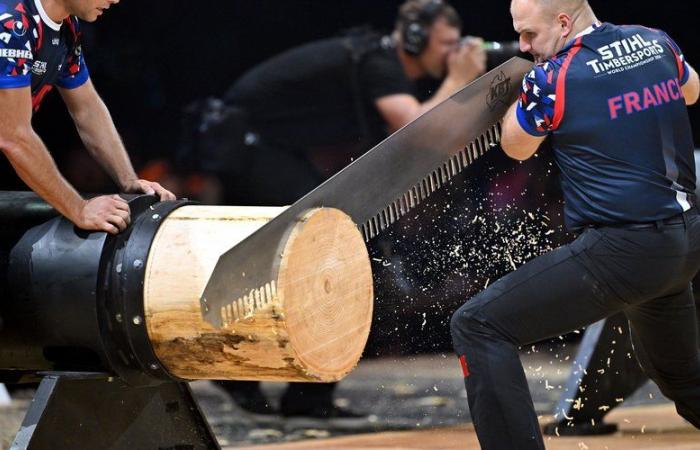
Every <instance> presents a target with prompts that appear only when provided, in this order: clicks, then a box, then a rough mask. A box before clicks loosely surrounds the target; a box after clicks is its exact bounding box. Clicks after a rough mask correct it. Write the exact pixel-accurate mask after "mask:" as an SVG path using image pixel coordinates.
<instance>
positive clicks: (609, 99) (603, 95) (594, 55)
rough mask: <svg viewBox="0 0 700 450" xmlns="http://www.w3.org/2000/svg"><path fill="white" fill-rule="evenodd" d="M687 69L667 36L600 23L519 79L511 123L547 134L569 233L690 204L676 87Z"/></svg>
mask: <svg viewBox="0 0 700 450" xmlns="http://www.w3.org/2000/svg"><path fill="white" fill-rule="evenodd" d="M689 73H690V69H689V67H688V65H687V63H686V62H685V60H684V58H683V54H682V52H681V51H680V49H679V47H678V46H677V45H676V43H675V42H674V41H673V40H672V39H671V38H670V37H669V36H667V35H666V34H665V33H664V32H662V31H659V30H653V29H649V28H645V27H642V26H617V25H613V24H609V23H605V24H597V25H594V26H592V27H591V28H589V29H588V30H586V31H584V32H583V33H581V34H580V35H579V36H577V37H576V38H575V39H573V40H572V41H571V42H569V43H568V44H567V45H566V46H565V47H564V48H563V49H562V50H561V51H560V52H559V53H558V54H557V55H555V56H554V57H553V58H551V59H550V60H548V61H546V62H544V63H542V64H538V65H536V66H534V67H533V68H532V70H531V71H530V72H529V73H528V74H526V75H525V78H524V80H523V84H522V88H521V92H520V99H519V101H518V106H517V118H518V122H519V123H520V125H521V126H522V128H523V129H524V130H525V131H526V132H528V133H529V134H531V135H533V136H546V135H549V136H550V137H551V142H552V147H553V149H554V155H555V159H556V161H557V164H558V165H559V167H560V168H561V172H562V175H561V177H562V190H563V193H564V199H565V214H566V220H567V224H568V226H569V227H570V228H572V229H579V228H582V227H584V226H587V225H605V224H621V223H642V222H653V221H657V220H662V219H665V218H668V217H671V216H674V215H676V214H678V213H680V212H682V211H687V210H688V209H690V208H691V206H692V205H693V204H694V202H695V199H694V195H693V192H694V190H695V164H694V158H693V151H694V145H693V139H692V132H691V128H690V121H689V118H688V111H687V108H686V105H685V99H684V98H683V92H682V90H681V86H682V85H683V84H685V83H686V82H687V80H688V77H689Z"/></svg>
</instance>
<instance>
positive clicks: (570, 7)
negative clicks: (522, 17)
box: [512, 0, 590, 16]
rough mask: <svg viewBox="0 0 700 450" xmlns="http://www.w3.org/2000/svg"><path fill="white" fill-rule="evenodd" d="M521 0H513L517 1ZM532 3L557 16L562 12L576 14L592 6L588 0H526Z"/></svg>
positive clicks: (545, 12) (544, 11) (546, 12)
mask: <svg viewBox="0 0 700 450" xmlns="http://www.w3.org/2000/svg"><path fill="white" fill-rule="evenodd" d="M518 1H520V0H513V1H512V3H516V2H518ZM526 2H528V3H531V4H537V5H538V6H540V7H541V11H542V13H544V14H548V15H550V16H556V15H558V14H560V13H564V14H568V15H574V14H576V13H578V12H580V11H582V10H584V9H585V8H590V6H589V5H588V0H526Z"/></svg>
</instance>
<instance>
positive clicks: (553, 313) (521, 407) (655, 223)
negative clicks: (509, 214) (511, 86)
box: [451, 0, 700, 450]
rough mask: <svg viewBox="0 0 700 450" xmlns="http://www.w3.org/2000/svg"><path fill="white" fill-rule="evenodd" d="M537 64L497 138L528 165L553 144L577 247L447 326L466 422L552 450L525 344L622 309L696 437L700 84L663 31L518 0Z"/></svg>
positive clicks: (525, 42)
mask: <svg viewBox="0 0 700 450" xmlns="http://www.w3.org/2000/svg"><path fill="white" fill-rule="evenodd" d="M511 14H512V16H513V24H514V27H515V30H516V32H518V34H519V35H520V46H521V50H523V51H525V52H530V53H531V54H532V55H533V56H534V57H535V60H536V64H535V65H534V66H533V68H532V69H531V70H530V71H529V72H528V73H527V74H525V76H524V79H523V83H522V88H521V92H520V96H519V98H518V101H517V102H516V104H514V105H513V106H512V107H511V108H510V110H509V111H508V113H507V114H506V116H505V118H504V121H503V133H502V141H501V145H502V147H503V150H504V151H505V152H506V154H508V155H509V156H511V157H512V158H515V159H519V160H523V159H527V158H529V157H531V156H532V155H533V154H534V153H535V152H536V151H537V149H538V147H539V145H540V144H541V143H542V141H543V140H544V139H546V138H548V139H549V140H550V142H551V147H552V151H553V152H554V157H555V159H556V161H557V164H558V165H559V167H560V169H561V186H562V191H563V193H564V199H565V215H566V222H567V225H568V226H569V228H570V229H572V230H573V231H576V232H578V233H580V234H579V236H578V238H577V239H576V240H575V241H574V242H572V243H570V244H568V245H564V246H562V247H560V248H558V249H556V250H554V251H552V252H550V253H547V254H545V255H543V256H540V257H539V258H537V259H535V260H533V261H530V262H529V263H527V264H526V265H524V266H523V267H521V268H519V269H517V270H516V271H515V272H512V273H510V274H508V275H507V276H505V277H503V278H502V279H500V280H498V281H497V282H496V283H494V284H492V285H491V286H489V288H488V289H486V290H485V291H483V292H481V293H480V294H478V295H477V296H476V297H474V298H472V299H471V300H469V301H468V302H466V303H465V304H464V306H462V307H461V308H460V309H459V310H458V311H457V312H456V313H455V314H454V316H453V318H452V323H451V325H452V337H453V342H454V346H455V350H456V352H457V355H458V357H459V360H460V361H459V363H460V365H461V366H462V370H463V374H464V379H465V385H466V388H467V394H468V401H469V406H470V411H471V415H472V417H473V419H474V425H475V428H476V432H477V435H478V437H479V441H480V443H481V446H482V448H484V449H485V450H502V449H518V450H530V449H538V450H541V449H544V443H543V441H542V437H541V434H540V430H539V425H538V421H537V415H536V414H535V410H534V408H533V404H532V399H531V397H530V393H529V391H528V388H527V382H526V379H525V374H524V372H523V369H522V366H521V365H520V362H519V359H518V353H517V348H518V346H524V345H527V344H530V343H533V342H536V341H539V340H542V339H545V338H549V337H553V336H557V335H560V334H562V333H565V332H567V331H571V330H575V329H578V328H581V327H582V326H585V325H588V324H590V323H593V322H595V321H598V320H600V319H603V318H605V317H608V316H610V315H613V314H616V313H619V312H623V313H624V314H625V315H626V316H627V317H628V319H629V321H630V324H631V329H632V339H633V342H634V347H635V352H636V355H637V358H638V360H639V362H640V363H641V365H642V366H643V368H644V370H645V371H646V372H647V374H648V375H649V376H650V378H651V379H653V380H654V381H655V382H656V383H657V384H658V385H659V387H660V388H661V391H662V392H663V393H664V395H666V396H667V397H668V398H670V399H672V400H673V401H674V402H675V404H676V409H677V411H678V413H679V414H680V415H682V416H683V417H684V418H685V419H687V420H688V421H689V422H691V423H692V424H693V425H695V426H696V427H698V428H700V352H699V350H698V318H697V317H698V316H697V315H696V306H695V302H694V299H693V294H692V291H691V289H690V280H691V279H692V278H693V277H694V275H695V274H696V273H697V271H698V269H699V268H700V217H699V216H698V213H697V209H696V199H695V196H694V194H693V192H694V190H695V182H696V177H695V166H694V161H693V149H694V145H693V139H692V135H691V130H690V124H689V119H688V113H687V106H686V105H690V104H693V103H695V102H696V101H697V99H698V93H699V91H700V81H699V80H698V74H697V73H696V72H695V70H694V69H693V68H692V67H691V66H690V65H689V64H688V63H687V62H686V61H685V59H684V57H683V54H682V52H681V50H680V48H679V47H678V45H677V44H676V43H675V42H674V41H673V40H672V39H671V38H670V37H669V36H668V35H666V34H665V33H664V32H662V31H660V30H653V29H649V28H645V27H642V26H619V25H614V24H610V23H601V22H600V21H599V20H598V19H597V17H596V16H595V14H594V13H593V10H592V9H591V7H590V6H589V4H588V2H587V1H586V0H559V1H553V0H512V3H511Z"/></svg>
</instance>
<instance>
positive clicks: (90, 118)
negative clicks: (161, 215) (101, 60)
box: [59, 80, 175, 200]
mask: <svg viewBox="0 0 700 450" xmlns="http://www.w3.org/2000/svg"><path fill="white" fill-rule="evenodd" d="M59 92H60V93H61V96H62V97H63V101H64V102H65V103H66V106H67V107H68V111H69V112H70V114H71V117H72V118H73V122H75V126H76V128H77V129H78V134H80V138H81V139H82V141H83V143H84V144H85V147H86V148H87V149H88V151H89V152H90V154H91V155H92V156H93V158H95V160H96V161H97V162H98V163H99V164H100V165H101V166H102V167H103V168H104V169H105V170H106V171H107V173H108V174H109V175H110V176H111V177H112V179H113V180H114V181H115V182H116V183H117V184H118V185H119V187H120V188H121V189H122V190H123V191H124V192H132V193H137V192H143V193H146V194H157V195H158V196H159V197H160V199H161V200H175V196H174V195H173V194H172V193H171V192H169V191H168V190H166V189H164V188H163V187H162V186H161V185H160V184H158V183H156V182H151V181H146V180H140V179H138V177H137V176H136V172H135V171H134V168H133V166H132V165H131V160H130V159H129V155H128V154H127V152H126V149H125V148H124V143H123V142H122V139H121V137H120V136H119V133H118V132H117V129H116V127H115V126H114V122H113V120H112V116H111V115H110V113H109V110H108V109H107V106H106V105H105V104H104V102H103V101H102V99H101V98H100V96H99V95H98V93H97V91H96V90H95V87H94V86H93V84H92V81H90V80H88V81H87V82H86V83H85V84H83V85H82V86H80V87H78V88H75V89H59Z"/></svg>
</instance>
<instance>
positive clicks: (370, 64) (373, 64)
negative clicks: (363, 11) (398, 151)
mask: <svg viewBox="0 0 700 450" xmlns="http://www.w3.org/2000/svg"><path fill="white" fill-rule="evenodd" d="M461 24H462V23H461V19H460V17H459V15H458V14H457V12H456V11H455V9H454V8H453V7H452V6H450V5H449V4H447V3H445V2H443V1H441V0H409V1H407V2H405V3H404V4H403V5H402V6H401V7H400V9H399V14H398V18H397V20H396V26H395V30H394V31H393V33H392V34H390V35H382V34H380V33H377V32H375V31H373V30H370V29H368V28H357V29H354V30H351V31H350V32H348V33H346V34H345V35H342V36H338V37H333V38H328V39H322V40H318V41H314V42H311V43H308V44H305V45H302V46H300V47H296V48H293V49H290V50H288V51H286V52H284V53H282V54H280V55H277V56H274V57H272V58H271V59H269V60H267V61H265V62H263V63H261V64H259V65H258V66H256V67H254V68H252V69H251V70H249V71H248V72H247V73H245V74H244V75H243V76H242V77H241V78H240V79H238V80H237V81H236V82H235V83H233V85H232V86H231V87H230V89H229V90H228V91H227V92H226V93H225V95H224V96H223V99H222V100H223V101H217V102H213V103H210V104H208V105H205V106H204V107H203V108H202V109H200V110H198V111H194V113H195V114H198V115H199V117H204V122H205V123H204V126H203V129H205V130H206V131H205V132H204V133H203V136H199V138H198V142H197V150H196V151H195V152H194V159H195V161H193V163H194V164H197V165H203V166H204V168H205V170H210V171H214V172H217V173H219V175H220V176H221V178H222V180H224V182H225V184H226V185H225V190H226V196H225V197H226V202H227V203H231V204H266V205H280V204H290V203H292V202H294V201H296V200H298V199H299V198H300V197H302V196H303V195H304V194H306V193H308V192H309V191H310V190H312V189H313V188H314V187H316V186H317V185H318V184H320V183H321V182H322V181H323V180H325V179H326V178H328V177H330V176H331V175H333V174H334V173H336V172H337V171H339V170H340V169H342V168H343V167H345V166H346V165H348V164H349V163H350V162H351V161H352V160H353V159H354V158H357V157H358V156H360V155H361V154H363V153H364V152H365V151H367V150H368V149H369V148H371V147H372V146H374V145H375V144H377V143H378V142H379V141H381V140H382V139H383V138H384V137H386V136H387V135H388V134H389V133H391V132H393V131H396V130H398V129H399V128H401V127H403V126H404V125H406V124H407V123H409V122H410V121H412V120H413V119H415V118H417V117H418V116H419V115H421V114H422V113H423V112H425V111H427V110H429V109H430V108H432V107H433V106H435V105H436V104H438V103H439V102H441V101H443V100H445V99H446V98H447V97H449V96H450V95H451V94H453V93H454V92H455V91H456V90H458V89H459V88H461V87H463V86H464V85H466V84H467V83H469V82H471V81H472V80H474V79H475V78H477V77H478V76H480V75H481V74H483V73H484V71H485V68H486V53H485V51H484V49H483V46H482V41H481V40H480V39H478V38H471V39H469V40H468V41H467V42H466V43H464V44H463V45H460V42H461V41H460V34H461V33H460V32H461ZM425 79H435V80H441V84H440V85H439V87H438V88H437V89H436V91H435V93H434V94H432V96H430V97H429V98H427V99H426V100H425V101H423V102H421V101H419V98H424V97H427V96H425V95H420V89H419V84H420V83H421V82H422V81H423V80H425ZM200 131H202V130H200ZM187 166H188V167H191V166H192V163H188V164H187Z"/></svg>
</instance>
